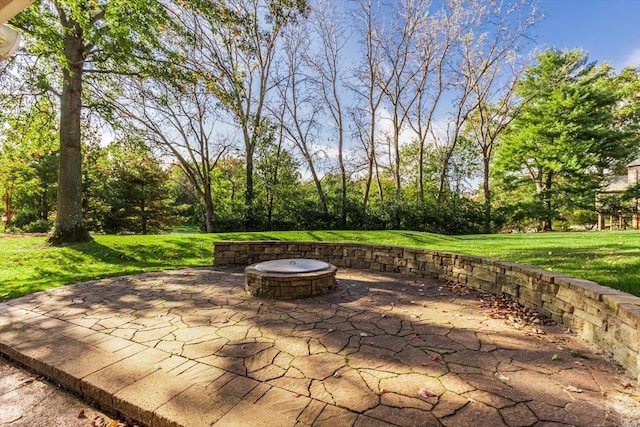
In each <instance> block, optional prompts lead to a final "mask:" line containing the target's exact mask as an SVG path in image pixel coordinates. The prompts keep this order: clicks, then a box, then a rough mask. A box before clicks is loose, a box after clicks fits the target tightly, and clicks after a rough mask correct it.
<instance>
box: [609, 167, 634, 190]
mask: <svg viewBox="0 0 640 427" xmlns="http://www.w3.org/2000/svg"><path fill="white" fill-rule="evenodd" d="M639 166H640V165H639ZM627 178H628V177H627V175H616V176H612V177H611V178H609V183H608V184H607V186H606V187H604V188H603V189H602V192H603V193H622V192H624V191H626V189H627V188H628V187H629V182H628V180H627Z"/></svg>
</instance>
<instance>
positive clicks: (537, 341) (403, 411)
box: [0, 268, 640, 427]
mask: <svg viewBox="0 0 640 427" xmlns="http://www.w3.org/2000/svg"><path fill="white" fill-rule="evenodd" d="M490 314H491V311H490V309H489V308H485V307H483V306H482V302H481V300H480V299H479V297H478V294H477V293H475V292H466V291H464V290H461V289H460V288H459V287H452V286H448V285H445V284H442V283H439V282H435V281H429V280H423V279H420V280H415V278H408V277H404V276H400V275H395V274H385V273H373V272H369V271H360V270H349V269H340V270H339V271H338V290H337V291H335V292H333V293H331V294H329V295H324V296H319V297H313V298H306V299H300V300H289V301H279V300H267V299H259V298H255V297H251V296H249V295H247V294H246V293H245V291H244V276H243V274H242V271H241V270H239V269H211V268H202V269H188V270H180V271H170V272H162V273H151V274H144V275H138V276H129V277H122V278H113V279H104V280H98V281H92V282H87V283H81V284H77V285H72V286H67V287H63V288H58V289H53V290H49V291H45V292H40V293H37V294H34V295H30V296H27V297H23V298H19V299H16V300H12V301H9V302H6V303H3V304H0V352H2V353H4V354H5V355H7V356H8V357H10V358H12V359H14V360H16V361H18V362H20V363H23V364H25V365H27V366H29V367H30V368H31V369H33V370H35V371H36V372H39V373H41V374H43V375H46V376H47V377H49V378H52V379H53V380H54V381H56V382H58V383H60V384H62V385H63V386H64V387H66V388H68V389H70V390H72V391H75V392H77V393H80V394H81V395H83V396H84V397H85V398H86V399H87V400H89V401H93V402H96V403H97V404H98V405H100V406H101V407H103V408H107V409H109V410H116V411H118V412H120V413H121V414H122V415H123V416H125V417H128V418H132V419H135V420H137V421H139V422H141V423H143V424H146V425H152V426H175V425H181V426H189V427H197V426H210V425H214V426H216V427H219V426H285V427H286V426H291V427H293V426H308V425H313V426H323V425H330V426H332V427H336V426H389V425H399V426H469V425H479V426H480V425H482V426H510V427H516V426H532V425H540V426H542V425H546V426H559V425H574V426H594V425H603V426H640V421H638V420H640V389H639V388H638V385H637V383H636V382H635V381H633V380H631V379H630V378H628V377H627V376H625V374H624V372H622V371H621V370H620V369H619V368H618V367H616V366H615V365H614V364H613V363H611V362H610V361H609V360H608V359H607V358H606V357H605V356H603V355H601V354H599V353H598V352H597V351H596V350H595V349H594V348H593V347H591V346H588V345H587V344H585V343H584V342H583V341H581V340H579V339H577V338H576V337H574V336H573V335H572V334H570V333H569V332H568V331H565V330H563V328H562V327H559V326H555V325H542V324H535V325H534V324H529V325H524V326H522V325H521V326H520V327H517V325H514V322H512V321H509V319H508V316H507V319H497V318H493V317H491V316H490Z"/></svg>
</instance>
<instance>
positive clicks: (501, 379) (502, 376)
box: [498, 374, 511, 381]
mask: <svg viewBox="0 0 640 427" xmlns="http://www.w3.org/2000/svg"><path fill="white" fill-rule="evenodd" d="M498 379H499V380H500V381H509V380H510V379H511V378H509V377H508V376H506V375H502V374H500V376H499V377H498Z"/></svg>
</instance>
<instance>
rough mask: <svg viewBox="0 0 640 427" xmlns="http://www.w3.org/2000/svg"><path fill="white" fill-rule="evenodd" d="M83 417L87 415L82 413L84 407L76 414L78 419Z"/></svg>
mask: <svg viewBox="0 0 640 427" xmlns="http://www.w3.org/2000/svg"><path fill="white" fill-rule="evenodd" d="M84 418H87V416H86V415H85V413H84V409H82V410H81V411H80V413H79V414H78V419H84Z"/></svg>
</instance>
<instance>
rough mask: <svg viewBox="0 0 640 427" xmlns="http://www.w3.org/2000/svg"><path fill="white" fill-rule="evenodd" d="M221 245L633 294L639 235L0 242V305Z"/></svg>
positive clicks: (167, 265) (208, 258)
mask: <svg viewBox="0 0 640 427" xmlns="http://www.w3.org/2000/svg"><path fill="white" fill-rule="evenodd" d="M221 240H312V241H342V242H362V243H376V244H389V245H400V246H413V247H423V248H429V249H437V250H443V251H450V252H459V253H466V254H473V255H482V256H492V257H496V258H501V259H507V260H510V261H516V262H521V263H525V264H532V265H536V266H539V267H542V268H545V269H549V270H553V271H556V272H560V273H566V274H569V275H572V276H574V277H580V278H585V279H589V280H593V281H596V282H598V283H601V284H603V285H606V286H611V287H614V288H617V289H621V290H624V291H626V292H630V293H633V294H635V295H639V296H640V232H636V231H623V232H600V233H596V232H589V233H538V234H509V235H472V236H443V235H437V234H429V233H419V232H412V231H291V232H261V233H224V234H211V235H205V234H169V235H153V236H95V241H93V242H91V243H85V244H80V245H73V246H69V247H64V248H53V247H48V246H46V244H45V238H44V237H0V301H1V300H7V299H11V298H16V297H18V296H21V295H25V294H29V293H32V292H36V291H39V290H42V289H46V288H50V287H54V286H61V285H66V284H71V283H77V282H80V281H84V280H90V279H95V278H100V277H107V276H115V275H124V274H134V273H140V272H144V271H156V270H165V269H175V268H180V267H193V266H204V265H211V263H212V246H213V243H214V242H215V241H221Z"/></svg>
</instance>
